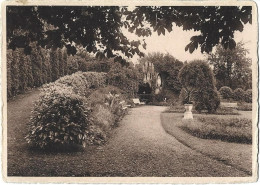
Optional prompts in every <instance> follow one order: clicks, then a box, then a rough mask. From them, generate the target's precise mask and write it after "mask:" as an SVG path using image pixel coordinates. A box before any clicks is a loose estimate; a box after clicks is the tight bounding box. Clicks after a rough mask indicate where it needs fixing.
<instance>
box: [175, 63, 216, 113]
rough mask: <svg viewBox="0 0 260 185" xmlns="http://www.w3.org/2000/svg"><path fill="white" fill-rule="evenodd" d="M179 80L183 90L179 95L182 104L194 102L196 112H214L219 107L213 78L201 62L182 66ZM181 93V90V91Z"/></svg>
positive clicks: (208, 69)
mask: <svg viewBox="0 0 260 185" xmlns="http://www.w3.org/2000/svg"><path fill="white" fill-rule="evenodd" d="M178 77H179V80H180V82H181V84H182V86H183V89H184V90H185V95H184V94H182V93H181V96H180V98H182V102H183V103H190V102H191V101H194V103H195V109H196V110H197V111H199V112H200V111H201V110H207V111H208V112H210V113H213V112H214V111H216V109H217V107H218V106H219V96H218V93H217V91H216V87H215V78H214V75H213V71H212V70H211V68H210V66H209V65H208V64H207V63H206V62H204V61H201V60H195V61H192V62H190V63H187V64H186V65H184V66H183V68H182V69H181V70H180V73H179V76H178ZM182 91H183V90H182Z"/></svg>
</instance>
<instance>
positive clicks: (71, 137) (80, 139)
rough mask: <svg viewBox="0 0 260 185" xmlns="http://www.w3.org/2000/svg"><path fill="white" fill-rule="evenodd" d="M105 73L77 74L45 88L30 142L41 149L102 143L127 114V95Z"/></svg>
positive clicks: (38, 102) (34, 120) (36, 109)
mask: <svg viewBox="0 0 260 185" xmlns="http://www.w3.org/2000/svg"><path fill="white" fill-rule="evenodd" d="M106 77H107V76H106V74H105V73H97V72H77V73H74V74H72V75H69V76H64V77H62V78H60V79H58V80H56V81H55V82H53V83H50V84H47V85H44V86H43V88H42V93H41V95H40V98H39V100H38V101H37V102H36V104H35V107H34V110H33V114H32V117H31V120H30V123H29V134H28V135H27V136H26V139H27V141H28V143H31V144H32V145H33V146H36V147H40V148H48V147H57V146H61V147H64V146H67V145H75V144H77V145H83V146H86V144H101V143H102V142H104V141H105V140H106V138H107V133H108V132H109V130H110V129H111V128H113V127H114V126H117V125H118V122H119V121H120V120H121V119H122V117H123V116H124V115H125V114H126V113H127V110H126V108H127V107H126V102H125V100H126V99H125V95H124V94H121V93H123V91H122V90H120V89H118V88H117V87H113V86H107V87H105V85H106Z"/></svg>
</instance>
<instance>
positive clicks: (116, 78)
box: [107, 63, 143, 97]
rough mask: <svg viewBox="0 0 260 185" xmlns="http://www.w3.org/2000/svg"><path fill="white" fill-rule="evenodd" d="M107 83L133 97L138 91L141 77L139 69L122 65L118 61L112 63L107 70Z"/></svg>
mask: <svg viewBox="0 0 260 185" xmlns="http://www.w3.org/2000/svg"><path fill="white" fill-rule="evenodd" d="M107 76H108V84H109V85H113V86H116V87H118V88H120V89H122V90H124V91H125V92H126V93H127V94H128V95H130V96H132V97H134V95H136V93H137V92H138V87H139V84H140V83H142V81H143V78H142V74H141V73H140V71H139V70H138V69H137V68H135V67H133V66H131V65H130V66H128V67H126V66H122V65H121V64H120V63H113V65H112V66H111V68H110V70H109V72H108V75H107Z"/></svg>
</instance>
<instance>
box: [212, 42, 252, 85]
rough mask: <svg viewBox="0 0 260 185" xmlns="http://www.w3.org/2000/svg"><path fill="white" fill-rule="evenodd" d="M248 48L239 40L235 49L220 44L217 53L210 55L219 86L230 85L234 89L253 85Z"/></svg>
mask: <svg viewBox="0 0 260 185" xmlns="http://www.w3.org/2000/svg"><path fill="white" fill-rule="evenodd" d="M247 54H248V50H247V49H245V47H244V43H243V42H239V43H238V44H237V45H236V47H235V48H234V49H232V50H231V49H225V48H223V47H222V46H220V45H218V46H217V47H216V51H215V53H211V54H210V55H209V57H208V60H209V63H210V64H211V65H213V72H214V74H215V77H216V81H217V88H220V87H222V86H228V87H231V88H232V89H236V88H242V89H250V88H251V87H252V69H251V63H252V59H251V58H248V57H247Z"/></svg>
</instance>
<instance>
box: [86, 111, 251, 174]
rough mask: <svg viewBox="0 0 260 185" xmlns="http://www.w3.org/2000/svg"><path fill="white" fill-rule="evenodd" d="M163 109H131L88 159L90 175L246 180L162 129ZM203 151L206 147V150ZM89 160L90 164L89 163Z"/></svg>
mask: <svg viewBox="0 0 260 185" xmlns="http://www.w3.org/2000/svg"><path fill="white" fill-rule="evenodd" d="M164 110H165V108H164V107H158V106H142V107H138V108H134V109H131V112H130V114H129V115H127V116H126V117H125V119H124V120H123V121H122V123H121V126H120V127H119V128H118V129H117V130H116V132H115V133H114V134H115V135H114V136H113V138H111V139H110V141H109V143H107V145H105V146H103V147H99V152H97V153H96V154H94V155H93V156H92V157H93V158H92V157H91V159H92V160H95V162H92V163H90V164H89V165H90V166H89V167H90V169H92V170H93V171H92V170H91V171H90V174H96V175H100V176H103V175H105V176H175V177H178V176H179V177H183V176H247V174H245V173H244V172H242V171H239V170H237V169H235V168H233V167H232V166H229V165H225V164H224V163H222V162H220V161H217V160H214V159H211V158H210V157H207V156H205V155H202V154H200V153H198V152H196V151H194V150H192V149H190V148H188V147H186V146H185V145H183V144H181V143H180V142H178V141H177V140H176V139H175V138H174V137H172V136H170V135H169V134H167V133H166V132H165V131H164V129H163V128H162V126H161V123H160V114H161V112H162V111H164ZM205 147H206V146H205ZM92 160H91V161H92Z"/></svg>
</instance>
